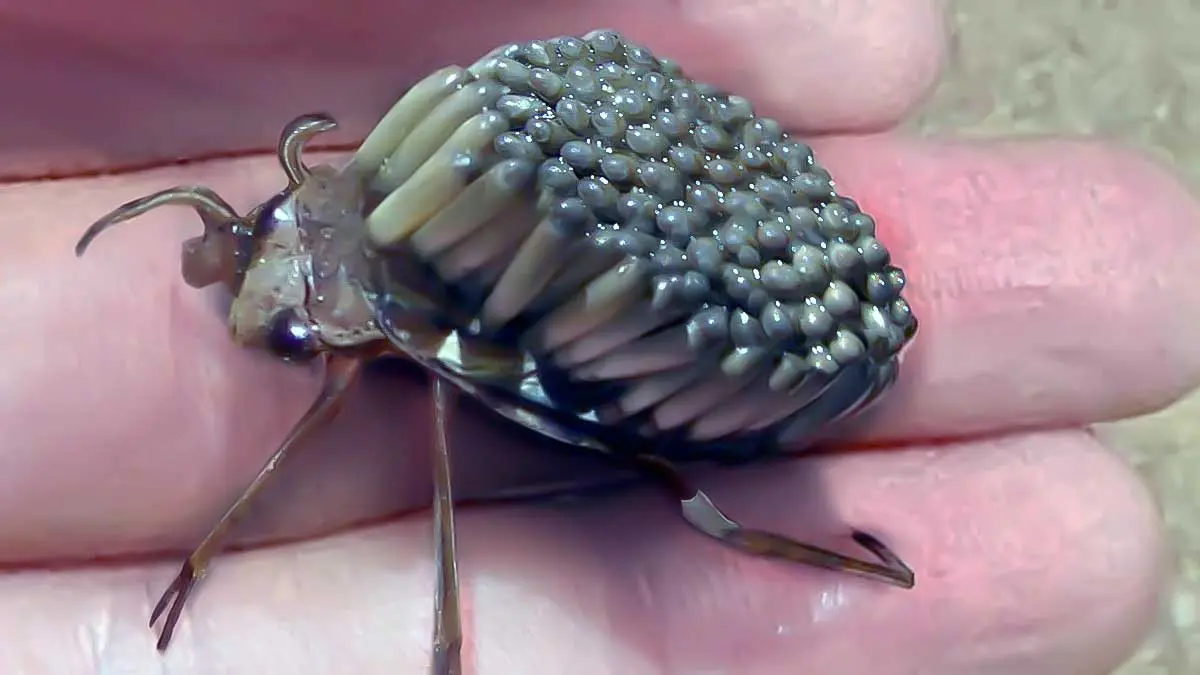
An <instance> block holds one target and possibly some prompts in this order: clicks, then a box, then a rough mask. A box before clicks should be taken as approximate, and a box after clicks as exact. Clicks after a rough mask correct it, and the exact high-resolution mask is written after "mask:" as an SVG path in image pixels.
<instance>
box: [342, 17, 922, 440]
mask: <svg viewBox="0 0 1200 675" xmlns="http://www.w3.org/2000/svg"><path fill="white" fill-rule="evenodd" d="M439 78H440V79H439ZM456 78H457V79H456ZM435 85H436V86H440V87H443V89H444V90H446V91H449V90H451V89H453V92H454V93H453V94H450V95H449V96H448V97H445V98H438V99H437V100H438V101H441V102H440V103H437V105H436V107H432V108H431V109H432V110H433V114H432V118H433V119H435V120H436V119H444V124H443V133H441V134H440V135H438V136H437V137H436V139H437V140H436V141H432V140H430V137H429V136H428V135H425V136H421V135H419V130H415V131H412V133H411V134H410V135H409V136H408V137H407V138H404V139H403V140H400V141H398V142H392V143H390V144H388V145H387V149H386V150H383V151H380V150H375V149H374V147H375V145H377V144H378V143H377V142H376V143H373V142H372V139H370V138H369V139H368V141H367V142H366V143H365V144H364V147H363V149H362V150H360V155H361V156H362V157H363V159H362V163H363V164H365V165H367V166H368V167H369V168H375V167H379V168H378V171H377V173H376V175H375V178H374V179H373V183H372V186H373V189H374V190H375V191H376V192H377V193H378V194H380V195H383V196H382V201H381V203H380V205H379V206H378V208H376V209H375V211H374V213H372V214H371V215H370V217H369V218H368V227H369V229H370V234H371V236H372V238H373V239H374V241H375V242H376V243H377V244H378V245H379V246H381V247H383V248H386V247H388V246H394V245H396V244H398V243H400V242H407V243H408V244H410V245H411V246H412V247H413V248H415V249H416V250H417V252H418V253H419V254H420V255H422V257H423V258H425V259H426V260H429V261H432V263H433V265H434V267H435V268H437V269H438V270H439V274H440V275H441V277H442V278H443V279H445V280H446V281H447V282H448V283H450V284H451V285H453V284H456V283H457V284H460V285H465V284H466V283H467V280H468V279H469V280H471V282H472V283H474V284H475V285H476V286H479V287H482V288H483V289H485V292H483V293H482V294H481V295H480V297H479V301H478V303H477V305H476V306H475V307H474V308H473V309H474V311H475V314H476V315H477V316H478V318H479V321H480V322H481V325H482V326H483V327H484V330H485V331H486V330H498V329H500V328H502V327H503V326H505V325H508V324H511V323H512V322H514V320H517V319H522V318H523V319H527V320H529V318H530V317H533V319H532V320H530V323H531V324H534V325H533V326H532V328H530V329H529V330H525V331H524V332H523V345H524V346H525V347H526V348H527V349H529V351H531V352H532V353H534V354H536V355H539V356H540V357H541V358H543V359H545V360H547V361H549V362H553V363H554V364H556V365H558V366H560V367H562V368H564V369H566V370H568V371H569V372H570V374H571V376H572V377H573V378H574V379H577V380H582V381H592V382H600V381H611V382H621V383H622V384H623V385H630V386H631V387H632V389H631V391H633V393H628V392H627V393H626V395H625V397H624V399H622V402H621V406H620V407H621V409H622V410H623V413H624V414H633V413H635V412H639V411H641V410H645V409H647V408H649V407H651V406H655V405H658V404H660V403H663V402H664V401H666V400H667V399H669V398H670V397H671V396H672V395H673V394H676V393H677V392H680V391H682V390H683V389H684V388H685V387H688V385H689V383H696V382H701V381H703V382H706V383H713V382H714V381H715V380H714V377H713V376H714V375H722V376H724V377H723V378H716V379H717V380H720V379H723V380H728V382H725V383H724V384H722V385H720V386H717V385H715V384H714V385H713V386H714V387H717V389H714V390H713V392H712V393H710V394H709V395H708V397H707V399H705V402H704V403H700V402H693V405H691V407H690V408H689V410H690V412H688V413H686V414H682V416H681V417H680V418H679V419H678V420H676V421H677V422H678V423H684V422H694V421H696V419H698V417H699V415H700V413H701V412H702V411H703V409H704V405H710V406H711V405H715V404H717V403H719V402H721V401H723V400H726V399H730V397H733V396H734V395H737V396H738V397H740V400H742V401H743V403H744V405H743V408H745V410H743V412H742V413H741V414H740V418H739V419H741V421H742V423H743V424H745V423H747V420H748V419H749V418H753V417H754V415H753V414H752V413H751V412H750V409H751V408H754V407H757V408H758V409H759V410H763V407H762V405H761V401H762V400H763V399H762V396H765V395H769V394H770V393H771V392H774V395H775V397H776V398H782V397H781V396H780V395H781V394H787V393H789V392H790V393H795V392H796V390H797V389H798V388H801V387H804V386H806V385H811V384H812V383H813V382H814V377H815V378H817V381H818V383H824V384H828V382H829V381H830V378H834V377H836V376H837V375H838V374H839V373H841V372H842V371H843V370H844V369H846V368H848V367H857V368H859V370H858V371H856V377H858V378H859V379H860V380H863V381H861V382H859V383H858V384H856V385H855V386H856V388H857V390H858V393H859V394H862V396H861V397H858V396H857V394H856V395H855V396H851V398H855V397H858V398H862V397H866V396H867V395H868V394H870V393H871V392H872V390H873V389H879V388H882V387H883V386H886V385H885V384H883V385H881V382H884V381H887V382H886V384H890V378H892V377H894V372H893V371H894V369H895V363H894V362H895V359H896V358H897V355H898V353H899V351H900V350H901V348H902V347H903V346H904V345H905V343H906V342H907V341H908V340H909V339H910V338H911V337H912V336H913V334H914V333H915V330H916V321H915V319H914V317H913V314H912V312H911V310H910V308H909V306H908V304H907V302H906V301H905V300H904V299H903V297H902V296H901V292H902V290H903V289H904V285H905V277H904V273H903V272H902V271H901V270H900V269H899V268H898V267H896V266H893V265H892V264H891V259H890V255H889V253H888V251H887V249H886V248H885V247H884V245H883V244H882V243H881V242H880V241H879V240H878V239H876V237H875V221H874V220H873V219H872V218H871V216H869V215H867V214H866V213H863V212H862V211H861V210H860V208H859V206H858V204H857V203H856V202H855V201H854V200H852V199H850V198H847V197H844V196H840V195H838V193H837V192H836V190H835V187H834V184H833V181H832V179H831V176H830V174H829V172H828V171H826V170H825V169H824V168H823V167H821V166H820V165H819V164H817V163H816V161H815V160H814V157H813V152H812V149H811V148H810V147H809V146H807V145H805V144H804V143H802V142H799V141H797V140H795V139H793V138H791V137H789V135H788V134H786V133H784V132H783V130H782V129H781V128H780V125H779V124H778V123H777V122H775V121H773V120H771V119H767V118H763V117H758V116H756V115H755V113H754V110H753V108H752V106H751V105H750V103H749V102H748V101H747V100H746V99H744V98H741V97H739V96H733V95H728V94H725V93H723V92H721V91H719V90H717V89H716V88H715V87H712V86H710V85H707V84H704V83H700V82H696V81H694V80H691V79H690V78H688V77H687V76H686V75H685V74H684V73H683V72H682V70H681V69H680V68H679V67H678V66H677V65H676V64H674V63H672V62H671V61H669V60H666V59H660V58H657V57H655V56H654V55H653V54H651V53H650V52H649V51H648V50H647V49H646V48H644V47H641V46H638V45H636V44H633V43H631V42H629V41H627V40H625V39H624V38H622V37H621V36H620V35H618V34H616V33H613V32H609V31H599V32H595V33H592V34H589V35H588V36H586V37H584V38H575V37H562V38H557V39H552V40H547V41H532V42H523V43H516V44H511V45H507V46H505V47H502V48H500V49H498V50H495V51H494V52H492V53H491V54H489V55H488V56H487V57H485V58H483V59H482V60H480V61H479V62H478V63H476V64H474V65H473V66H471V67H470V68H468V69H459V70H452V71H445V72H442V73H439V74H435V76H431V79H430V80H427V81H426V82H424V83H422V84H420V85H418V86H417V87H416V88H414V90H413V92H411V93H410V94H409V95H408V96H409V97H410V98H411V101H415V103H413V102H410V103H409V106H410V108H412V110H416V109H417V108H418V107H419V105H418V104H420V102H421V100H422V99H421V97H422V96H432V95H431V94H428V93H427V92H430V91H433V88H434V87H435ZM447 85H452V87H448V86H447ZM439 96H444V95H439ZM455 101H458V104H457V105H458V108H455V107H454V102H455ZM433 105H434V104H432V103H431V104H429V105H427V106H426V108H427V109H428V108H430V106H433ZM404 106H405V102H404V101H403V100H402V101H401V103H400V104H398V105H397V107H396V108H395V109H394V110H393V112H392V113H389V117H391V118H393V121H392V126H391V128H392V129H393V131H391V132H388V133H391V134H392V135H393V136H395V135H396V133H397V132H395V131H394V129H395V128H398V127H400V126H403V125H401V124H400V123H399V122H396V121H395V120H397V119H401V118H403V117H404V115H403V114H402V113H404V110H405V108H404ZM481 110H482V112H480V111H481ZM397 111H399V112H397ZM466 111H469V112H470V119H467V118H468V115H467V113H466ZM439 114H441V115H444V118H439ZM421 124H422V126H426V127H428V126H431V125H432V124H433V122H432V121H430V120H426V121H425V122H422V123H421ZM387 125H388V120H387V119H385V120H384V122H383V123H381V127H380V128H381V129H382V128H388V126H387ZM410 126H411V125H410ZM376 135H378V136H382V135H385V134H384V133H383V132H379V133H378V134H376ZM443 140H444V144H441V142H442V141H443ZM393 141H394V139H393ZM439 144H441V145H440V147H435V146H438V145H439ZM392 147H396V148H397V149H395V150H394V151H393V152H390V154H389V151H390V150H391V148H392ZM384 155H387V156H386V157H381V156H384ZM439 167H440V168H439ZM431 195H433V196H431ZM439 195H440V196H439ZM431 200H435V201H433V202H432V203H431ZM414 204H416V205H414ZM639 386H641V392H642V394H643V395H642V397H641V399H639V400H640V401H641V403H640V404H633V403H631V402H630V399H631V397H632V398H637V392H638V391H639V390H638V387H639ZM647 387H648V388H649V390H648V389H647ZM650 390H652V391H650ZM718 390H719V391H718ZM816 391H817V390H813V392H812V393H813V394H815V393H816ZM749 392H757V393H756V394H754V395H753V396H752V395H750V393H749ZM755 396H758V398H757V399H756V398H755ZM846 396H849V394H847V395H846ZM846 396H843V398H846ZM676 398H679V397H678V396H676ZM730 400H732V399H730ZM753 401H759V404H758V405H756V404H754V403H753ZM801 403H803V401H799V400H798V401H796V402H794V403H781V404H779V405H774V406H767V408H770V410H768V411H766V412H763V413H762V414H761V416H760V417H759V418H758V419H753V420H750V421H752V422H754V423H753V424H749V427H755V426H757V427H760V428H761V427H762V426H764V425H768V424H770V423H774V422H777V421H779V420H780V419H783V418H784V417H786V416H787V415H788V414H790V413H792V412H795V411H796V409H798V408H799V407H800V405H801ZM846 405H847V406H848V405H849V404H848V403H847V404H846ZM659 412H661V407H660V409H659ZM659 417H660V419H659V420H658V426H659V427H662V426H663V425H664V421H663V420H662V419H661V417H662V416H661V415H660V416H659ZM731 419H732V418H731ZM714 424H715V423H714ZM732 429H733V422H732V421H730V420H726V422H725V423H723V424H717V425H716V426H714V427H713V428H712V429H711V430H709V431H707V432H704V433H700V434H699V435H700V436H712V435H714V434H716V435H720V434H721V433H727V432H729V431H730V430H732ZM693 431H694V430H693ZM693 435H696V434H695V433H694V434H693Z"/></svg>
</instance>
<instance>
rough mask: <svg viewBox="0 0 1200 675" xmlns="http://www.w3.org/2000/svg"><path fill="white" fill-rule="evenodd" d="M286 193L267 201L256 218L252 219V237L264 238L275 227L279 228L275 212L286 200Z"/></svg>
mask: <svg viewBox="0 0 1200 675" xmlns="http://www.w3.org/2000/svg"><path fill="white" fill-rule="evenodd" d="M287 197H288V192H287V191H286V190H284V191H283V192H280V193H279V194H277V195H275V196H274V197H271V198H270V199H268V200H267V201H266V202H265V203H264V204H263V205H262V208H261V209H259V211H258V215H257V217H255V219H254V236H255V237H265V236H266V235H268V234H270V233H271V232H272V231H274V229H275V228H276V227H278V226H279V219H278V217H277V216H276V215H275V211H276V210H277V209H279V207H280V206H281V205H282V204H283V202H284V200H285V199H287Z"/></svg>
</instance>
